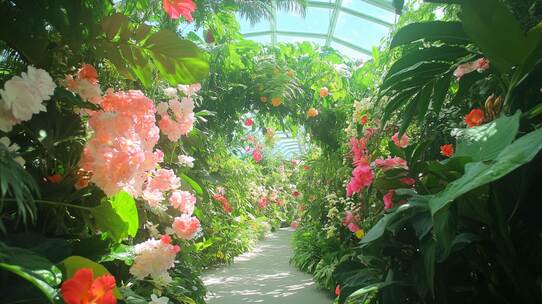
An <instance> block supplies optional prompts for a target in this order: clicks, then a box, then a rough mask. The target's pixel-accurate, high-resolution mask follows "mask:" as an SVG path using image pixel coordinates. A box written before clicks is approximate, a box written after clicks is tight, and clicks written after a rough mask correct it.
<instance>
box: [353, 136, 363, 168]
mask: <svg viewBox="0 0 542 304" xmlns="http://www.w3.org/2000/svg"><path fill="white" fill-rule="evenodd" d="M350 150H351V151H352V156H353V162H354V164H358V163H359V162H360V161H361V160H364V159H365V156H366V155H367V146H366V143H365V139H363V138H361V139H357V138H355V137H352V138H350Z"/></svg>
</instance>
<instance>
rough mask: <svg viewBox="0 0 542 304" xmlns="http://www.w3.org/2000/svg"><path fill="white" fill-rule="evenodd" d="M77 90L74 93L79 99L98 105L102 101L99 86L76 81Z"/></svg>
mask: <svg viewBox="0 0 542 304" xmlns="http://www.w3.org/2000/svg"><path fill="white" fill-rule="evenodd" d="M76 83H77V88H76V89H75V92H76V93H77V94H79V96H81V98H83V99H85V100H87V101H89V102H92V103H95V104H99V103H100V101H101V99H102V91H101V90H100V85H99V84H93V83H91V82H90V81H88V80H86V79H77V80H76Z"/></svg>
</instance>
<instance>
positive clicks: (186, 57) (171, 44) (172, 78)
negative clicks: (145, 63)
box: [144, 29, 209, 84]
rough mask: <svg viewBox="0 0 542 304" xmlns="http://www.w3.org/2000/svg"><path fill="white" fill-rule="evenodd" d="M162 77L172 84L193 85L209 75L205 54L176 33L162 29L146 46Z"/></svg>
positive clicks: (148, 40)
mask: <svg viewBox="0 0 542 304" xmlns="http://www.w3.org/2000/svg"><path fill="white" fill-rule="evenodd" d="M144 47H145V48H146V49H147V50H148V51H149V52H150V55H151V57H152V58H153V61H154V64H155V65H156V66H157V68H158V70H159V71H160V74H161V75H162V77H164V78H165V79H166V80H168V81H169V82H170V83H171V84H178V83H184V84H191V83H195V82H199V81H201V80H202V79H203V78H205V77H207V75H208V74H209V63H208V62H207V59H206V58H205V54H204V53H203V52H202V51H201V50H200V49H199V48H198V47H197V46H196V45H195V44H194V43H192V42H191V41H188V40H183V39H181V38H179V36H177V34H176V33H175V32H172V31H169V30H166V29H162V30H160V31H158V32H157V33H153V34H152V35H151V36H150V37H149V38H148V39H147V40H146V41H145V44H144Z"/></svg>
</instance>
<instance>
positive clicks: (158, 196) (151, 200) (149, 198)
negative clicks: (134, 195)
mask: <svg viewBox="0 0 542 304" xmlns="http://www.w3.org/2000/svg"><path fill="white" fill-rule="evenodd" d="M142 198H143V199H144V200H145V201H146V202H147V204H149V206H151V207H152V208H155V207H158V206H159V205H160V203H161V202H162V201H164V200H165V197H164V194H163V193H162V192H161V191H160V190H157V189H155V190H148V189H146V190H144V191H143V195H142Z"/></svg>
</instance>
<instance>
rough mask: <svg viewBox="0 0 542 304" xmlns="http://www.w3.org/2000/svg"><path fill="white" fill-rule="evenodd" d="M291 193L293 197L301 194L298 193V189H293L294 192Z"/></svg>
mask: <svg viewBox="0 0 542 304" xmlns="http://www.w3.org/2000/svg"><path fill="white" fill-rule="evenodd" d="M292 195H293V196H294V197H298V196H300V195H301V193H300V192H299V191H294V192H292Z"/></svg>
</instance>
